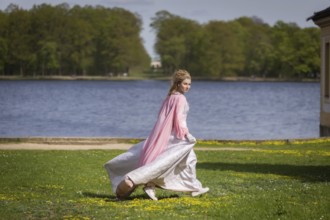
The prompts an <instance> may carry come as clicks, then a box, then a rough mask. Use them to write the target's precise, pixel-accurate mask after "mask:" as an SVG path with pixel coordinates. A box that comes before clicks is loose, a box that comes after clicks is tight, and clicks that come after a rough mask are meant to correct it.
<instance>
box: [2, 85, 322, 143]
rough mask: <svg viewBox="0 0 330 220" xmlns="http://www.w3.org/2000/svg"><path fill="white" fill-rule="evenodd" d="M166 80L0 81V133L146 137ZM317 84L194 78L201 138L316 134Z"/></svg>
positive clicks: (193, 115) (194, 129)
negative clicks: (195, 79) (221, 80)
mask: <svg viewBox="0 0 330 220" xmlns="http://www.w3.org/2000/svg"><path fill="white" fill-rule="evenodd" d="M168 88H169V82H168V81H156V80H140V81H61V80H58V81H57V80H40V81H38V80H35V81H34V80H26V81H24V80H22V81H6V80H3V81H0V137H127V138H145V137H147V136H148V134H149V132H150V131H151V129H152V127H153V125H154V123H155V121H156V117H157V114H158V111H159V108H160V106H161V103H162V101H163V100H164V98H165V96H166V94H167V91H168ZM319 96H320V86H319V83H298V82H297V83H294V82H218V81H193V83H192V87H191V90H190V92H188V93H187V94H186V97H187V100H188V102H189V105H190V111H189V114H188V119H187V122H188V127H189V130H190V132H191V133H192V134H193V135H194V136H196V138H200V139H234V140H243V139H248V140H251V139H258V140H263V139H291V138H313V137H319V111H320V109H319V108H320V98H319Z"/></svg>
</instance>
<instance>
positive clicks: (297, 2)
mask: <svg viewBox="0 0 330 220" xmlns="http://www.w3.org/2000/svg"><path fill="white" fill-rule="evenodd" d="M63 2H67V3H69V4H70V5H71V6H72V5H81V6H84V5H93V6H95V5H102V6H105V7H121V8H125V9H127V10H130V11H132V12H136V13H138V14H140V15H141V16H142V19H143V31H142V33H141V37H142V38H143V40H144V45H145V47H146V49H147V51H148V53H149V54H150V55H151V56H152V57H153V56H154V51H153V45H154V42H155V34H154V32H153V31H152V30H151V29H150V27H149V24H150V19H151V17H153V16H154V15H155V13H156V12H157V11H160V10H167V11H169V12H170V13H172V14H175V15H179V16H181V17H184V18H189V19H192V20H195V21H198V22H200V23H206V22H208V21H210V20H224V21H228V20H232V19H235V18H238V17H241V16H257V17H259V18H261V19H262V20H263V21H264V22H266V23H268V24H270V25H273V24H274V23H275V22H276V21H278V20H282V21H284V22H294V23H296V24H298V25H299V26H300V27H315V25H314V23H313V22H312V21H308V22H307V21H306V18H308V17H310V16H311V15H313V14H314V12H317V11H321V10H323V9H325V8H327V7H330V1H329V0H94V1H90V0H66V1H65V0H0V9H1V10H4V9H5V8H6V7H7V6H8V5H9V4H10V3H14V4H17V5H19V6H20V7H22V8H24V9H30V8H31V7H32V6H33V5H34V4H42V3H47V4H51V5H58V4H61V3H63Z"/></svg>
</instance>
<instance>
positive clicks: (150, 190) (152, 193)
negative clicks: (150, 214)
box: [143, 186, 158, 201]
mask: <svg viewBox="0 0 330 220" xmlns="http://www.w3.org/2000/svg"><path fill="white" fill-rule="evenodd" d="M143 191H144V192H145V193H146V194H147V195H148V196H149V197H150V199H152V200H155V201H157V200H158V198H157V197H156V192H155V187H154V186H146V187H144V188H143Z"/></svg>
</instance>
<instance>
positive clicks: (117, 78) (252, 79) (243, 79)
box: [0, 75, 320, 82]
mask: <svg viewBox="0 0 330 220" xmlns="http://www.w3.org/2000/svg"><path fill="white" fill-rule="evenodd" d="M170 79H171V78H170V77H169V76H168V77H166V76H159V77H142V76H35V77H33V76H4V75H0V80H110V81H126V80H170ZM193 79H194V80H201V81H225V82H319V81H320V79H311V78H303V79H286V78H282V79H279V78H263V77H222V78H204V77H194V78H193Z"/></svg>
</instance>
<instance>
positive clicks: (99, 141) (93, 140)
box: [0, 137, 330, 145]
mask: <svg viewBox="0 0 330 220" xmlns="http://www.w3.org/2000/svg"><path fill="white" fill-rule="evenodd" d="M143 140H145V138H120V137H0V144H19V143H31V144H49V145H51V144H56V145H61V144H64V145H65V144H70V145H104V144H135V143H139V142H141V141H143ZM197 142H198V143H200V144H203V143H207V144H209V143H217V144H228V143H230V144H242V143H246V144H265V143H266V144H267V143H270V142H273V143H287V144H290V143H309V142H329V143H330V137H315V138H289V139H285V138H284V139H257V140H250V139H246V140H244V139H240V140H236V139H233V140H229V139H197Z"/></svg>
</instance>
